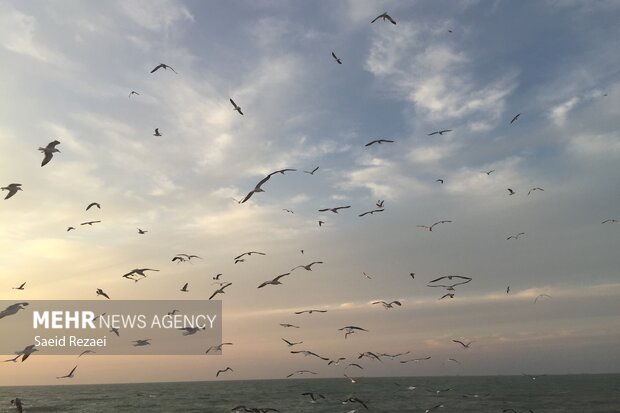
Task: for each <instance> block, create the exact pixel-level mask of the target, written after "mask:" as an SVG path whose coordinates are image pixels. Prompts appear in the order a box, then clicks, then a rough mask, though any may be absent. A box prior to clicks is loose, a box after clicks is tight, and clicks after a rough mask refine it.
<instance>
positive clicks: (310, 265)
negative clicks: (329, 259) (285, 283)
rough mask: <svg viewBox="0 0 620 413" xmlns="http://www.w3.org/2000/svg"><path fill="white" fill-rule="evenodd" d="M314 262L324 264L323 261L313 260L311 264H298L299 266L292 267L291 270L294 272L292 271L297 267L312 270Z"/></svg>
mask: <svg viewBox="0 0 620 413" xmlns="http://www.w3.org/2000/svg"><path fill="white" fill-rule="evenodd" d="M314 264H323V261H314V262H311V263H310V264H308V265H298V266H297V267H295V268H293V269H291V272H292V271H294V270H296V269H297V268H303V269H304V270H306V271H312V268H311V267H312V266H313V265H314Z"/></svg>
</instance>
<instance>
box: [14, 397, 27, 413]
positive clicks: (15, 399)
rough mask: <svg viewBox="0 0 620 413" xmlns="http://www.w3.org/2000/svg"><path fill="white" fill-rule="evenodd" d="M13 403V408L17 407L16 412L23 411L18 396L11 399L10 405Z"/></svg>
mask: <svg viewBox="0 0 620 413" xmlns="http://www.w3.org/2000/svg"><path fill="white" fill-rule="evenodd" d="M13 405H15V409H17V413H23V412H24V406H23V405H22V400H21V399H20V398H19V397H16V398H14V399H12V400H11V406H13Z"/></svg>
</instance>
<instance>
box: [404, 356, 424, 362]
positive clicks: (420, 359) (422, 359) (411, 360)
mask: <svg viewBox="0 0 620 413" xmlns="http://www.w3.org/2000/svg"><path fill="white" fill-rule="evenodd" d="M430 359H431V356H428V357H420V358H416V359H410V360H401V361H400V362H401V363H411V362H413V363H417V362H420V361H425V360H430Z"/></svg>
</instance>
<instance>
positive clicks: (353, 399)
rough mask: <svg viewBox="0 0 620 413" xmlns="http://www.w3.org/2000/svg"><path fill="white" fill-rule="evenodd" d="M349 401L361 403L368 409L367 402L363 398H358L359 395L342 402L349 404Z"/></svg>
mask: <svg viewBox="0 0 620 413" xmlns="http://www.w3.org/2000/svg"><path fill="white" fill-rule="evenodd" d="M347 403H359V404H361V405H362V406H364V409H366V410H368V406H366V403H367V402H364V401H362V400H361V399H358V398H357V397H349V398H347V399H345V400H343V401H342V404H347Z"/></svg>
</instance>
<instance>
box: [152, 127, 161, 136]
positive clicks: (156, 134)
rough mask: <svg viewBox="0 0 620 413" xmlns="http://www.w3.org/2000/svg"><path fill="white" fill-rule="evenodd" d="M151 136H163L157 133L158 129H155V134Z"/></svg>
mask: <svg viewBox="0 0 620 413" xmlns="http://www.w3.org/2000/svg"><path fill="white" fill-rule="evenodd" d="M153 136H163V135H162V134H161V132H160V131H159V128H155V133H154V134H153Z"/></svg>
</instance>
